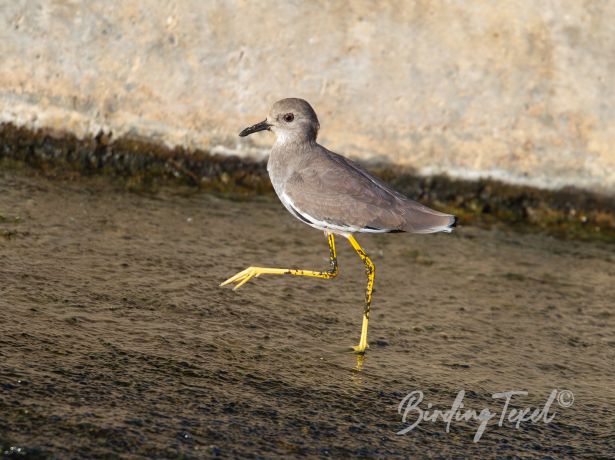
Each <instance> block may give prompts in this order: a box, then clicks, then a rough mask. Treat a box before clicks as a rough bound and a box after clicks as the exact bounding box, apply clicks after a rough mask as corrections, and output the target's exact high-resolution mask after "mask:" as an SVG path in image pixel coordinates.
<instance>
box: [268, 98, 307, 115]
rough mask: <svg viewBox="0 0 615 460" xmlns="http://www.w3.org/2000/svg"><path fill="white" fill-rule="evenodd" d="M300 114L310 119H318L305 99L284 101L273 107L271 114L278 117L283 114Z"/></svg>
mask: <svg viewBox="0 0 615 460" xmlns="http://www.w3.org/2000/svg"><path fill="white" fill-rule="evenodd" d="M288 112H291V113H295V114H297V113H299V114H303V115H306V116H309V117H316V113H315V112H314V109H313V108H312V106H311V105H310V104H308V103H307V101H304V100H303V99H296V98H289V99H282V100H280V101H278V102H276V103H275V104H273V106H272V107H271V112H270V113H271V114H272V115H277V114H281V113H288Z"/></svg>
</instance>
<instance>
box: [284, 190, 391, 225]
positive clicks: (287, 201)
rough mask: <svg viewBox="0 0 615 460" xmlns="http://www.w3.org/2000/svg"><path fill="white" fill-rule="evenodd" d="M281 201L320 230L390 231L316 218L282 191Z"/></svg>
mask: <svg viewBox="0 0 615 460" xmlns="http://www.w3.org/2000/svg"><path fill="white" fill-rule="evenodd" d="M280 201H281V202H282V204H283V205H284V207H285V208H286V209H288V211H289V212H290V213H291V214H292V215H293V216H295V217H296V218H297V219H299V220H300V221H302V222H304V223H306V224H308V225H309V226H311V227H314V228H317V229H319V230H324V231H329V232H332V233H338V234H340V235H349V234H351V233H356V232H361V233H387V232H390V230H389V229H380V228H365V227H357V226H354V225H338V224H333V223H331V222H326V221H324V220H319V219H316V218H315V217H312V216H310V215H309V214H308V213H306V212H303V211H300V210H299V209H298V208H297V207H296V206H295V205H294V203H293V201H292V200H291V199H290V197H289V196H288V195H287V194H286V193H282V194H281V195H280Z"/></svg>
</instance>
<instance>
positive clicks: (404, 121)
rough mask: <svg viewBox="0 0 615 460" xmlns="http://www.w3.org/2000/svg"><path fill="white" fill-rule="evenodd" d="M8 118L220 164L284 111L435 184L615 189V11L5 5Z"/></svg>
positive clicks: (567, 5) (249, 145)
mask: <svg viewBox="0 0 615 460" xmlns="http://www.w3.org/2000/svg"><path fill="white" fill-rule="evenodd" d="M0 57H1V64H0V121H11V122H15V123H17V124H19V125H28V126H32V127H42V126H44V127H51V128H53V129H56V130H59V131H62V130H69V131H71V132H74V133H77V134H79V135H84V134H86V133H92V132H97V131H98V130H99V129H101V128H102V129H104V130H110V131H113V133H114V136H116V137H117V136H120V135H123V134H138V135H143V136H148V137H153V138H156V139H160V140H161V141H163V142H165V143H167V144H169V145H176V144H182V145H184V146H188V147H201V148H208V149H213V150H214V151H221V152H240V153H247V154H258V153H262V152H266V147H267V146H268V145H269V144H271V142H272V135H271V134H268V133H261V134H260V135H255V136H252V137H250V138H248V139H247V140H240V139H239V138H238V137H237V136H236V134H237V132H238V131H239V130H240V129H241V128H243V127H245V126H246V125H248V124H252V123H253V122H256V121H259V120H261V119H263V118H264V116H265V115H266V113H267V110H268V107H269V105H270V104H271V103H272V102H274V101H275V100H277V99H279V98H282V97H288V96H296V97H303V98H306V99H307V100H309V101H310V102H311V103H312V105H313V106H314V107H315V109H316V111H317V112H318V114H319V115H320V119H321V125H322V129H321V141H322V143H323V144H325V145H327V146H328V147H330V148H332V149H334V150H337V151H340V152H342V153H345V154H347V155H350V156H356V157H360V158H364V159H367V158H376V159H386V160H389V161H392V162H398V163H402V164H405V165H411V166H413V167H415V168H417V169H418V170H419V171H420V172H422V173H432V172H448V173H449V174H451V175H454V176H462V177H476V176H480V175H490V176H492V177H496V178H501V179H504V180H507V181H511V182H518V183H530V184H534V185H538V186H544V187H559V186H562V185H576V186H579V187H585V188H589V189H593V190H605V191H608V192H609V193H615V82H614V81H613V80H614V78H613V76H614V75H615V2H613V1H596V0H587V1H581V0H559V1H550V2H536V1H534V0H509V1H505V2H504V1H501V2H500V1H484V2H477V1H446V2H435V1H416V2H411V1H405V2H403V1H380V2H374V1H347V2H341V1H320V2H317V1H267V0H257V1H253V2H248V1H239V0H237V1H233V0H220V1H204V0H203V1H199V0H193V1H189V0H186V1H162V0H160V1H153V0H149V1H138V2H137V1H135V2H127V1H120V0H90V1H85V0H84V1H68V0H64V1H60V0H56V1H52V0H28V1H24V0H22V1H10V2H9V1H2V2H1V3H0Z"/></svg>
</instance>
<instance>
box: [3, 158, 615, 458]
mask: <svg viewBox="0 0 615 460" xmlns="http://www.w3.org/2000/svg"><path fill="white" fill-rule="evenodd" d="M358 240H359V242H360V243H361V244H362V246H363V247H364V249H365V250H366V251H367V252H368V253H369V254H370V256H371V257H372V259H373V261H374V263H375V266H376V289H375V293H374V299H373V304H372V316H371V320H370V330H369V342H370V349H369V351H368V353H367V355H366V356H365V358H364V360H363V361H362V362H359V360H358V358H357V356H356V355H355V354H353V353H352V352H350V351H349V348H350V346H352V345H356V343H357V341H358V338H359V333H360V326H361V313H362V308H363V305H362V302H363V297H364V288H365V282H366V280H365V273H364V271H363V266H362V263H361V261H360V260H359V258H358V257H357V255H356V253H354V252H353V251H352V249H351V248H350V246H349V245H348V244H347V243H346V242H345V241H342V240H340V239H338V258H339V269H340V275H339V276H338V277H337V278H336V279H334V280H320V279H307V278H293V277H264V276H263V277H260V278H258V279H256V280H252V281H250V282H249V283H248V284H246V285H245V286H243V287H242V288H241V289H240V290H238V291H237V292H234V291H232V290H230V289H225V288H220V287H219V286H218V285H219V283H220V282H221V281H223V280H224V279H226V278H227V277H229V276H231V275H233V274H234V273H236V272H237V271H240V270H242V269H244V268H245V267H247V266H249V265H260V266H271V267H280V268H287V267H288V268H307V269H318V270H320V269H326V268H327V266H328V255H329V253H328V248H327V242H326V239H325V237H324V236H323V235H322V234H321V233H320V232H318V231H316V230H314V229H311V228H309V227H307V226H305V225H303V224H302V223H300V222H299V221H297V220H295V219H294V218H292V217H291V216H290V215H288V213H286V211H285V210H284V209H283V207H282V206H281V205H280V204H279V203H278V202H277V201H276V200H275V198H273V197H270V196H265V197H253V198H243V199H241V200H232V199H229V198H223V197H220V196H219V195H215V194H212V193H203V192H200V191H195V190H194V189H189V188H177V187H176V188H164V187H163V188H160V189H159V190H157V191H156V192H154V193H135V192H127V191H126V190H125V188H123V187H120V186H117V184H114V183H112V182H110V181H108V180H104V179H101V178H80V179H75V180H72V181H67V180H50V179H48V178H44V177H40V176H39V175H36V174H26V173H20V172H16V171H7V170H4V171H0V448H1V449H2V452H3V453H4V456H5V457H8V458H48V457H52V458H76V457H79V458H101V457H104V458H118V457H119V458H142V457H146V456H150V457H157V458H210V457H221V458H230V457H237V456H241V457H255V456H256V457H289V456H309V457H328V456H331V457H338V458H347V457H385V456H387V457H393V458H408V457H410V458H417V457H436V458H438V457H440V458H441V457H456V458H461V457H466V458H468V457H470V458H493V457H500V458H501V457H507V456H508V457H512V456H524V457H527V458H567V457H576V458H581V457H585V458H598V457H602V458H609V457H610V458H612V457H613V454H615V437H614V432H613V426H615V378H614V371H613V362H615V317H614V314H615V313H614V311H613V307H614V303H615V251H614V247H613V245H612V244H607V243H605V242H602V241H590V242H584V241H577V240H564V239H558V238H553V237H551V236H548V235H545V234H542V233H520V232H515V231H510V230H507V229H506V228H502V227H497V228H491V229H490V228H479V227H472V226H468V225H463V223H462V225H461V226H460V227H459V228H458V229H456V230H455V232H454V233H453V234H451V235H419V236H413V235H407V234H394V235H371V236H362V237H361V235H359V237H358ZM553 389H556V390H558V391H560V392H561V391H562V390H569V391H571V392H572V394H574V403H573V404H572V405H571V406H570V407H564V405H558V401H554V402H553V405H552V406H551V412H550V413H551V414H555V415H554V418H553V420H552V421H551V422H550V423H548V424H546V423H544V422H541V421H539V422H537V423H535V424H532V423H531V422H526V423H521V424H520V427H519V428H515V426H514V423H511V422H508V421H505V422H504V423H503V425H502V426H501V427H500V426H497V423H495V422H496V421H497V420H494V423H491V424H489V425H488V426H487V428H486V430H485V432H484V433H483V436H482V438H481V439H480V441H479V442H477V443H474V442H473V437H474V435H475V432H476V429H477V428H478V425H479V422H477V421H473V420H470V421H453V422H452V423H451V424H450V432H448V433H447V432H446V423H444V422H442V421H438V422H436V423H431V422H427V421H424V422H423V423H421V424H420V425H419V426H418V427H417V428H416V429H414V430H412V431H409V432H408V433H406V434H404V435H397V434H396V433H397V432H398V431H400V430H402V429H403V428H405V427H407V426H408V424H409V423H411V422H412V421H414V420H415V418H416V417H413V416H412V414H410V415H409V416H408V419H407V421H406V423H404V422H402V418H401V415H400V414H399V413H398V406H399V404H400V402H401V401H402V399H403V398H404V397H405V396H406V395H407V394H408V393H410V392H411V391H414V390H420V391H422V392H423V393H424V395H425V396H424V397H425V399H424V402H423V406H422V407H423V408H427V404H428V403H432V404H433V408H439V409H442V410H446V409H448V408H450V406H451V404H452V403H453V400H454V399H455V396H456V395H457V394H458V392H459V391H460V390H465V392H466V394H465V399H464V405H465V408H468V409H474V410H476V411H480V410H481V409H483V408H489V409H491V411H493V412H497V413H498V414H499V413H500V412H501V410H502V406H503V404H502V402H501V401H496V400H494V399H492V397H491V395H492V394H493V393H498V392H505V391H509V390H524V391H527V392H528V395H527V396H523V397H519V398H518V399H515V400H514V403H513V405H514V406H515V407H516V408H518V409H523V408H526V407H542V406H543V405H544V403H545V401H546V400H547V398H548V396H549V394H550V392H551V391H552V390H553ZM558 394H559V393H558ZM566 401H568V400H566ZM566 401H564V403H565V402H566Z"/></svg>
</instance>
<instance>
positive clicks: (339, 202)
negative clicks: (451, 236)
mask: <svg viewBox="0 0 615 460" xmlns="http://www.w3.org/2000/svg"><path fill="white" fill-rule="evenodd" d="M267 169H268V171H269V175H270V178H271V182H272V184H273V186H274V189H275V190H276V193H277V194H278V196H279V197H280V199H281V201H282V202H283V203H284V205H285V206H286V207H287V208H288V209H289V211H291V213H293V214H294V215H295V216H296V217H298V218H300V219H301V220H304V221H305V222H306V223H309V224H311V225H313V226H315V227H318V228H330V229H332V230H337V231H340V232H348V233H353V232H395V231H405V232H412V233H433V232H440V231H450V230H451V227H452V226H454V224H455V222H456V219H455V217H454V216H452V215H450V214H444V213H441V212H438V211H434V210H433V209H430V208H428V207H427V206H424V205H422V204H420V203H417V202H416V201H413V200H410V199H409V198H407V197H405V196H404V195H402V194H400V193H399V192H397V191H395V190H393V189H392V188H390V187H389V186H388V185H387V184H385V183H384V182H382V181H381V180H379V179H378V178H376V177H374V176H372V175H371V174H369V173H368V172H367V171H365V170H364V169H362V168H361V167H360V166H358V165H357V164H356V163H354V162H352V161H351V160H348V159H347V158H345V157H343V156H341V155H338V154H336V153H334V152H331V151H329V150H327V149H325V148H324V147H322V146H321V145H319V144H317V143H316V142H315V141H314V142H302V143H287V144H277V143H276V145H274V147H273V149H272V151H271V156H270V158H269V163H268V167H267ZM297 214H298V215H297Z"/></svg>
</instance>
